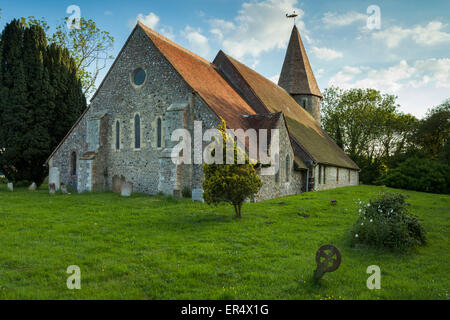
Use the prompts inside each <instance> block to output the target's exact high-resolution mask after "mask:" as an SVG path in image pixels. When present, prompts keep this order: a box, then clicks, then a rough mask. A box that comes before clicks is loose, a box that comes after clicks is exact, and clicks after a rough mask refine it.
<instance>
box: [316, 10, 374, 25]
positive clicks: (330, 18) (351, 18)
mask: <svg viewBox="0 0 450 320" xmlns="http://www.w3.org/2000/svg"><path fill="white" fill-rule="evenodd" d="M366 20H367V15H365V14H362V13H359V12H356V11H350V12H346V13H343V14H339V13H336V12H327V13H325V14H324V16H323V18H322V22H323V23H324V24H325V26H326V27H345V26H348V25H351V24H353V23H355V22H362V21H366Z"/></svg>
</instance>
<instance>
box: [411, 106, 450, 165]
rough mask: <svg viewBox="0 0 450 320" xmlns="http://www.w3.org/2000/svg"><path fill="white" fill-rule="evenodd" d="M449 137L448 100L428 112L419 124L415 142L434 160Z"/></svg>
mask: <svg viewBox="0 0 450 320" xmlns="http://www.w3.org/2000/svg"><path fill="white" fill-rule="evenodd" d="M449 137H450V99H448V100H447V101H445V102H444V103H442V104H441V105H439V106H437V107H435V108H433V109H431V110H429V111H428V113H427V116H426V117H425V118H424V119H423V120H422V121H420V123H419V126H418V129H417V132H416V141H417V143H418V145H419V146H420V147H421V148H422V149H423V150H424V151H425V152H426V153H427V154H428V155H429V156H430V157H431V158H432V159H436V158H437V157H438V156H439V153H440V152H441V151H442V149H443V148H444V146H445V144H446V143H447V141H448V139H449Z"/></svg>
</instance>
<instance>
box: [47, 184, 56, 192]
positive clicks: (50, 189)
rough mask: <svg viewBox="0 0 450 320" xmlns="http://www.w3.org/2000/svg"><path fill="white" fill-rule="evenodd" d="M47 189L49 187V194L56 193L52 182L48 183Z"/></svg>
mask: <svg viewBox="0 0 450 320" xmlns="http://www.w3.org/2000/svg"><path fill="white" fill-rule="evenodd" d="M48 189H49V193H50V194H55V193H56V186H55V184H54V183H50V184H49V185H48Z"/></svg>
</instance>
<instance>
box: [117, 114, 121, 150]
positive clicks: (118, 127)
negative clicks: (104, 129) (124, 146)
mask: <svg viewBox="0 0 450 320" xmlns="http://www.w3.org/2000/svg"><path fill="white" fill-rule="evenodd" d="M116 150H120V122H119V120H117V121H116Z"/></svg>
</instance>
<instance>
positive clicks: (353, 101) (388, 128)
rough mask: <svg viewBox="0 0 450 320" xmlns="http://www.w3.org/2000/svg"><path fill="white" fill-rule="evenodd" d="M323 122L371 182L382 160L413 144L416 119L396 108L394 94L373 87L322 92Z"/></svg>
mask: <svg viewBox="0 0 450 320" xmlns="http://www.w3.org/2000/svg"><path fill="white" fill-rule="evenodd" d="M322 113H323V115H322V125H323V128H324V130H325V131H326V132H327V133H328V135H329V136H330V137H331V138H332V139H334V140H335V141H336V143H337V144H338V145H339V146H341V148H342V149H343V150H344V151H345V152H346V153H347V154H348V155H349V156H350V157H351V158H352V159H353V160H354V161H355V162H356V163H357V164H358V166H359V167H360V168H361V169H362V171H361V175H360V179H361V181H363V182H364V183H373V182H374V180H375V179H377V178H379V177H380V175H382V174H383V173H385V171H386V166H385V162H386V161H387V159H389V158H390V157H392V156H394V155H398V154H400V153H402V152H405V150H407V149H408V147H410V146H411V144H412V137H413V136H414V132H415V128H416V125H417V122H418V120H417V119H416V118H415V117H414V116H412V115H409V114H402V113H400V112H399V111H398V105H397V103H396V97H395V96H393V95H386V94H381V93H380V92H379V91H377V90H373V89H349V90H342V89H339V88H336V87H331V88H328V89H326V90H325V91H324V98H323V101H322Z"/></svg>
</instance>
